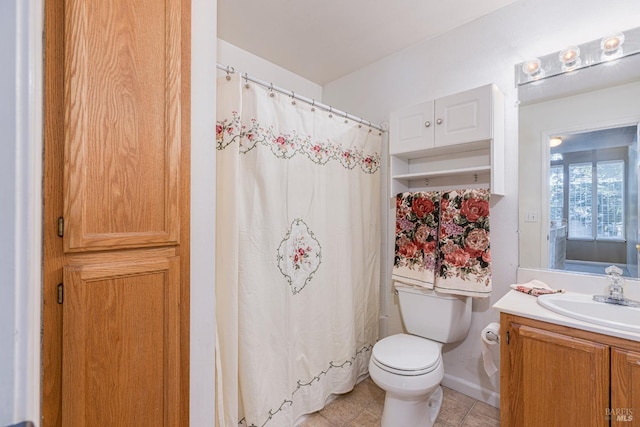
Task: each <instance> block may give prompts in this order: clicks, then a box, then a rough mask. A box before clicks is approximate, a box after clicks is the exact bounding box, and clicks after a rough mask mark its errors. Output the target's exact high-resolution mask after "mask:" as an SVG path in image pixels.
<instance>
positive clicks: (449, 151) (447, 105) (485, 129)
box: [389, 84, 504, 196]
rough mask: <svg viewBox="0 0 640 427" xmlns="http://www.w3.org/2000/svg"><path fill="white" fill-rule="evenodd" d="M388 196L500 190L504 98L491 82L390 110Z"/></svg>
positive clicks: (502, 157)
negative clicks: (468, 189) (474, 188)
mask: <svg viewBox="0 0 640 427" xmlns="http://www.w3.org/2000/svg"><path fill="white" fill-rule="evenodd" d="M389 122H390V131H389V141H390V145H389V153H390V156H391V195H392V196H394V195H396V194H397V193H400V192H404V191H420V190H427V189H440V188H441V187H443V188H444V187H446V188H448V189H450V188H457V187H460V188H462V187H468V186H472V185H474V186H486V187H489V188H490V189H491V192H492V193H493V194H498V195H503V194H504V97H503V95H502V93H501V92H500V91H499V90H498V88H497V87H496V86H495V85H493V84H491V85H486V86H481V87H479V88H476V89H472V90H469V91H465V92H461V93H457V94H454V95H450V96H446V97H443V98H439V99H436V100H434V101H428V102H425V103H422V104H418V105H416V106H413V107H409V108H406V109H403V110H401V111H397V112H392V113H391V114H390V120H389Z"/></svg>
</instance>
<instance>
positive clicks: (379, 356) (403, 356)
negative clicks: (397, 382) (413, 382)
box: [371, 334, 442, 376]
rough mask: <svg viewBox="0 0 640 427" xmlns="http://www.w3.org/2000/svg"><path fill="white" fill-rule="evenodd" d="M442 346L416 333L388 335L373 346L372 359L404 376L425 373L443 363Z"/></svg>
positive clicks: (388, 370)
mask: <svg viewBox="0 0 640 427" xmlns="http://www.w3.org/2000/svg"><path fill="white" fill-rule="evenodd" d="M441 358H442V355H441V352H440V346H439V345H438V344H437V343H435V342H433V341H430V340H428V339H425V338H420V337H417V336H414V335H408V334H397V335H392V336H390V337H386V338H384V339H382V340H380V341H378V342H377V343H376V345H375V346H374V347H373V352H372V355H371V360H372V361H373V363H375V364H376V365H377V366H378V367H379V368H380V369H383V370H385V371H387V372H390V373H393V374H396V375H402V376H417V375H424V374H427V373H429V372H431V371H433V370H435V369H436V368H437V367H438V366H439V364H440V363H441Z"/></svg>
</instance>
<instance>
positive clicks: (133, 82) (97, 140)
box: [64, 0, 181, 251]
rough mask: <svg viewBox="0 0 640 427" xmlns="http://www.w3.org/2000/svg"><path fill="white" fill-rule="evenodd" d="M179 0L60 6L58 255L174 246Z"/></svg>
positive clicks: (87, 0)
mask: <svg viewBox="0 0 640 427" xmlns="http://www.w3.org/2000/svg"><path fill="white" fill-rule="evenodd" d="M180 8H181V0H166V1H157V0H135V1H131V0H111V1H93V0H66V2H65V13H66V16H65V27H64V31H65V50H64V52H65V53H64V55H65V57H64V87H65V91H64V109H65V127H66V132H65V163H64V197H65V206H64V208H65V212H64V218H65V222H66V224H65V228H66V232H65V236H64V247H65V250H66V251H84V250H91V249H105V248H108V249H114V248H126V247H140V246H153V245H156V246H157V245H166V244H177V243H178V240H179V239H178V236H179V232H180V222H179V218H180V216H179V214H178V212H179V202H178V200H179V182H178V177H179V174H180V170H179V169H180V164H181V161H180V156H181V132H180V129H181V121H180V119H181V115H180V114H181V111H180V109H181V93H180V91H181V82H180V80H181V9H180Z"/></svg>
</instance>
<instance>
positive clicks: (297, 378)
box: [216, 75, 381, 427]
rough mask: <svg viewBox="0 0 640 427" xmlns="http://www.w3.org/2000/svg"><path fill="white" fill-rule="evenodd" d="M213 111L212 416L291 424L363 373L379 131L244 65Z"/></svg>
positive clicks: (376, 226) (373, 305)
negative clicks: (260, 81) (252, 76)
mask: <svg viewBox="0 0 640 427" xmlns="http://www.w3.org/2000/svg"><path fill="white" fill-rule="evenodd" d="M217 109H218V118H217V129H216V130H217V132H216V133H217V141H216V143H217V148H218V155H217V172H216V173H217V187H216V191H217V196H216V197H217V206H218V208H217V221H216V227H217V237H216V242H217V245H216V322H217V325H216V328H217V338H218V346H217V352H216V362H217V367H218V371H217V382H218V388H217V392H216V405H217V416H218V420H217V425H218V426H225V427H235V426H237V425H242V426H268V427H278V426H282V427H284V426H287V427H288V426H292V425H293V424H294V422H295V420H296V419H297V418H298V417H299V416H301V415H302V414H306V413H311V412H314V411H317V410H319V409H321V408H322V407H323V406H324V403H325V401H326V399H327V397H329V396H330V395H331V394H332V393H344V392H347V391H349V390H350V389H351V388H352V387H353V386H354V384H355V382H356V380H357V378H358V377H359V376H361V375H363V374H365V373H366V372H367V365H368V360H369V356H370V353H371V349H372V347H373V344H374V343H375V341H376V339H377V336H378V305H379V300H378V292H379V291H378V290H379V285H380V231H381V222H380V203H381V201H380V172H379V167H380V155H379V153H380V148H381V147H380V144H381V138H380V135H379V134H378V132H377V131H371V130H370V129H369V128H366V127H363V126H359V125H358V123H354V122H351V121H347V122H346V123H345V120H344V119H342V118H339V117H336V116H333V117H331V116H332V115H330V114H329V113H327V112H324V111H320V110H317V109H315V108H313V107H312V106H310V105H306V104H303V103H302V102H298V103H297V104H296V102H295V101H294V100H292V99H291V98H290V97H287V96H284V95H280V94H277V93H272V92H271V91H269V90H268V89H265V88H262V87H261V86H258V85H253V84H252V85H245V84H244V83H243V82H242V81H241V80H240V79H239V78H238V77H237V76H236V75H233V76H230V78H229V79H225V78H222V79H219V82H218V107H217Z"/></svg>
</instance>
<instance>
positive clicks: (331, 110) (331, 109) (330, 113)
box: [329, 106, 333, 118]
mask: <svg viewBox="0 0 640 427" xmlns="http://www.w3.org/2000/svg"><path fill="white" fill-rule="evenodd" d="M331 117H333V107H332V106H329V118H331Z"/></svg>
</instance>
